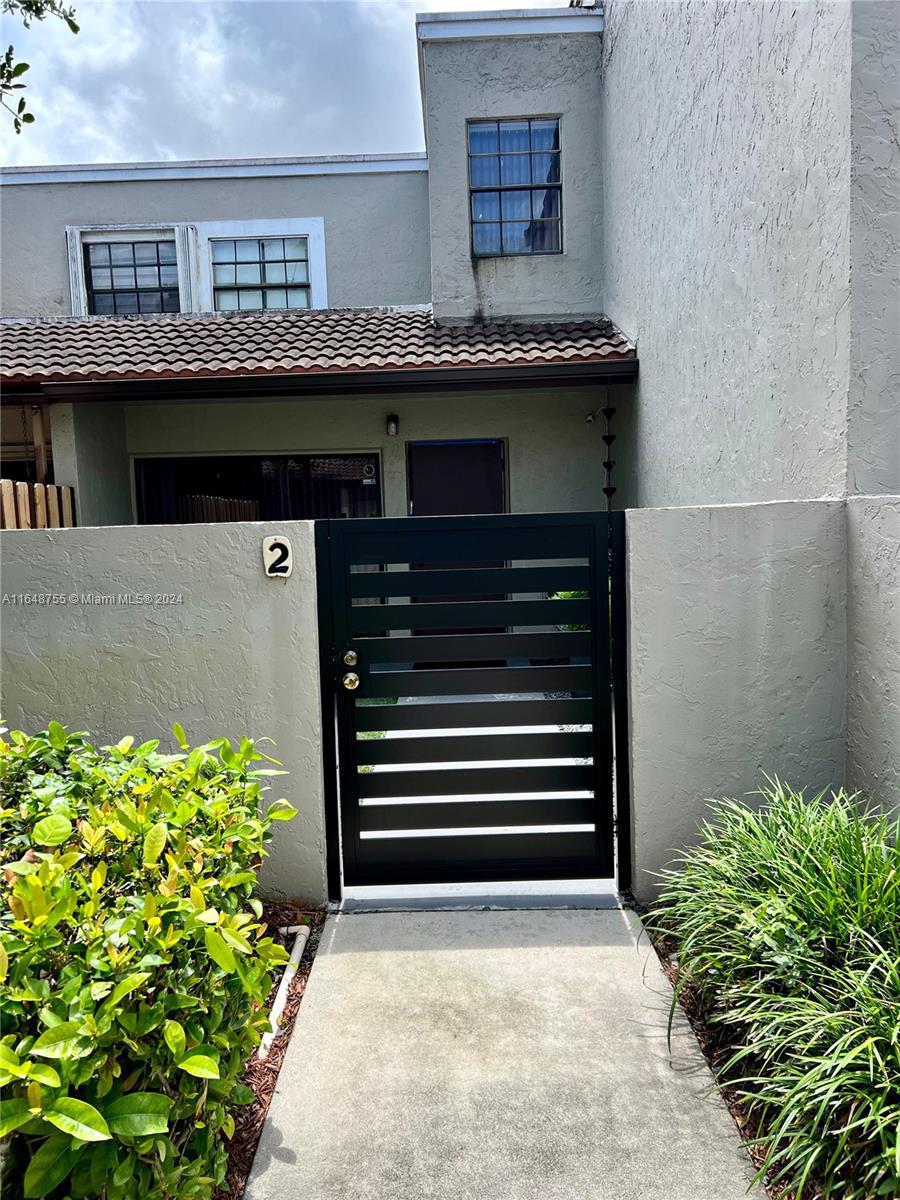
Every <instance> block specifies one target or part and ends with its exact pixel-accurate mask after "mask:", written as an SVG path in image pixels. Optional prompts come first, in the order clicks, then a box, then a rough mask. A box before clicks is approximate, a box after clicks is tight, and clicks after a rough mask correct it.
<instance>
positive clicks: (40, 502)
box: [0, 479, 75, 529]
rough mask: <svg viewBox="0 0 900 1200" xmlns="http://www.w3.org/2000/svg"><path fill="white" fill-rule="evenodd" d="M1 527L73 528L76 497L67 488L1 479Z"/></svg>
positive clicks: (50, 484)
mask: <svg viewBox="0 0 900 1200" xmlns="http://www.w3.org/2000/svg"><path fill="white" fill-rule="evenodd" d="M0 516H2V528H3V529H72V528H73V527H74V525H75V499H74V495H73V493H72V489H71V488H70V487H60V486H57V485H56V484H54V483H47V484H44V483H16V482H14V481H13V480H12V479H0Z"/></svg>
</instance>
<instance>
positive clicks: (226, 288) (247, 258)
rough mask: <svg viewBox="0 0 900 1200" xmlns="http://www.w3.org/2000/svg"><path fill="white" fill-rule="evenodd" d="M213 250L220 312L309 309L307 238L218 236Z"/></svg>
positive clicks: (211, 249)
mask: <svg viewBox="0 0 900 1200" xmlns="http://www.w3.org/2000/svg"><path fill="white" fill-rule="evenodd" d="M210 251H211V256H212V264H213V301H214V307H215V309H216V311H217V312H238V311H240V312H252V311H255V310H259V309H265V310H269V309H286V308H290V309H293V308H309V303H310V295H309V242H308V239H307V238H305V237H284V238H277V237H272V238H216V239H214V240H213V241H212V242H210ZM269 285H275V286H269Z"/></svg>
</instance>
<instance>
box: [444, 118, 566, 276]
mask: <svg viewBox="0 0 900 1200" xmlns="http://www.w3.org/2000/svg"><path fill="white" fill-rule="evenodd" d="M467 134H468V152H469V203H470V207H471V218H472V254H473V256H474V257H476V258H484V257H491V256H499V255H513V254H558V253H560V251H561V250H562V232H561V222H562V183H561V175H560V162H559V159H560V153H559V120H558V119H556V118H549V117H531V118H522V119H519V120H513V121H469V122H468V123H467Z"/></svg>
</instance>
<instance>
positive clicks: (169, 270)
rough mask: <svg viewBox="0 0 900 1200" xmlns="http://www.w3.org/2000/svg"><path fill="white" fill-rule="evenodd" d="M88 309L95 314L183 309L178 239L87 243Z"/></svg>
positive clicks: (110, 314) (85, 278)
mask: <svg viewBox="0 0 900 1200" xmlns="http://www.w3.org/2000/svg"><path fill="white" fill-rule="evenodd" d="M84 281H85V288H86V297H87V311H88V313H90V314H91V315H93V316H104V317H106V316H113V315H115V314H120V313H164V312H166V313H169V312H179V311H180V309H181V303H180V298H179V294H178V263H177V260H176V255H175V241H174V239H172V240H171V241H169V240H166V241H145V242H121V241H109V242H94V241H90V242H87V243H85V245H84Z"/></svg>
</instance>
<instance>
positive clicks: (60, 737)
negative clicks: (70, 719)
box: [47, 721, 66, 750]
mask: <svg viewBox="0 0 900 1200" xmlns="http://www.w3.org/2000/svg"><path fill="white" fill-rule="evenodd" d="M47 740H48V741H49V743H50V745H51V746H52V747H53V749H54V750H64V749H65V746H66V731H65V729H63V727H62V725H60V723H59V721H51V722H50V723H49V724H48V726H47Z"/></svg>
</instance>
